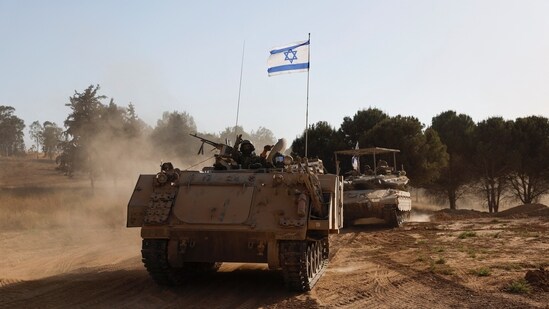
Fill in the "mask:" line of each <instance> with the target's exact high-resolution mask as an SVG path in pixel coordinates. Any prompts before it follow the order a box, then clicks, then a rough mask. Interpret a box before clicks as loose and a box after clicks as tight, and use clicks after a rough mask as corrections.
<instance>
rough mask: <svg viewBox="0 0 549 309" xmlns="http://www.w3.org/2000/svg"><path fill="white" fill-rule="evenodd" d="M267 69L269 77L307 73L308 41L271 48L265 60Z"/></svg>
mask: <svg viewBox="0 0 549 309" xmlns="http://www.w3.org/2000/svg"><path fill="white" fill-rule="evenodd" d="M298 55H299V57H298ZM267 68H268V69H267V73H269V76H274V75H279V74H283V73H295V72H307V71H308V70H309V40H307V41H301V42H295V43H291V44H288V45H285V46H281V47H276V48H273V49H272V50H271V51H270V56H269V59H268V60H267Z"/></svg>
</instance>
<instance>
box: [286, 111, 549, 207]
mask: <svg viewBox="0 0 549 309" xmlns="http://www.w3.org/2000/svg"><path fill="white" fill-rule="evenodd" d="M304 140H305V135H304V134H302V136H300V137H299V138H297V139H296V140H294V142H293V144H292V150H293V152H294V154H295V155H303V153H304ZM308 141H309V144H308V151H309V153H311V154H317V155H318V157H319V158H321V159H322V160H323V161H324V162H325V163H326V164H325V165H326V166H327V168H328V170H329V171H332V172H333V171H335V164H336V162H334V156H333V152H334V151H336V150H340V149H352V148H354V147H355V145H356V143H357V142H358V144H359V145H360V147H361V148H362V147H374V146H376V147H386V148H396V149H400V150H401V153H400V154H399V156H398V161H399V162H400V163H401V164H402V165H403V166H404V167H405V169H406V171H407V174H408V175H409V176H410V179H411V184H412V186H414V187H421V188H425V189H426V190H427V192H428V193H430V194H431V195H432V196H435V197H440V198H442V199H444V200H446V201H447V202H448V203H449V205H450V208H451V209H456V208H457V202H458V200H459V199H460V198H462V197H463V195H464V194H465V193H476V194H478V195H480V196H481V197H482V198H483V199H484V200H485V202H486V205H487V206H488V210H489V211H490V212H498V211H499V206H500V203H501V201H502V200H503V199H504V198H508V197H511V198H514V199H516V200H520V201H521V202H522V203H524V204H529V203H535V202H538V201H539V200H540V198H541V197H542V196H543V195H544V194H546V193H547V192H548V191H549V160H547V158H548V157H549V120H548V119H547V118H546V117H542V116H528V117H521V118H517V119H515V120H505V119H503V118H501V117H490V118H488V119H486V120H483V121H480V122H478V123H475V122H474V121H473V120H472V118H471V117H470V116H468V115H465V114H458V113H456V112H455V111H452V110H450V111H445V112H442V113H440V114H438V115H436V116H435V117H433V118H432V121H431V124H430V126H428V127H427V128H425V127H424V125H422V124H421V123H420V122H419V120H418V119H417V118H415V117H409V116H401V115H397V116H393V117H391V116H389V115H387V114H385V113H384V112H382V111H381V110H379V109H376V108H369V109H365V110H360V111H358V112H357V113H356V114H355V115H354V116H353V117H345V118H344V119H343V122H342V124H341V126H340V127H339V128H337V129H336V128H333V127H331V126H330V125H329V124H328V123H327V122H324V121H320V122H318V123H316V124H313V125H311V126H310V128H309V131H308ZM341 164H342V165H345V164H346V166H344V167H343V169H344V170H345V168H346V169H347V170H349V169H351V163H350V160H349V161H348V162H344V161H343V162H341Z"/></svg>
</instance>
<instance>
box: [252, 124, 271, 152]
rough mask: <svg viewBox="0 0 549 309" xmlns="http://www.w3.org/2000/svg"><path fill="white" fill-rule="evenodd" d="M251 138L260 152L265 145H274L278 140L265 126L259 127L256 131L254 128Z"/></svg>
mask: <svg viewBox="0 0 549 309" xmlns="http://www.w3.org/2000/svg"><path fill="white" fill-rule="evenodd" d="M250 140H251V141H252V142H253V143H254V145H256V148H257V151H259V152H260V151H262V150H263V146H265V145H273V144H274V143H275V142H276V138H275V136H274V134H273V132H272V131H271V130H269V129H267V128H265V127H259V128H258V129H257V130H256V131H253V130H252V132H251V133H250Z"/></svg>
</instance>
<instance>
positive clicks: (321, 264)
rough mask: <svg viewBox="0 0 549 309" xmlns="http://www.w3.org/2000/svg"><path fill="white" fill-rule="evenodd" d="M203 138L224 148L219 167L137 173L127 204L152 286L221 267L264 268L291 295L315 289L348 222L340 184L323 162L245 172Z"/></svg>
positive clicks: (229, 151)
mask: <svg viewBox="0 0 549 309" xmlns="http://www.w3.org/2000/svg"><path fill="white" fill-rule="evenodd" d="M201 140H202V142H203V143H208V144H210V145H213V146H215V147H216V148H218V149H219V150H220V153H219V154H218V155H216V162H215V168H206V169H205V170H203V171H180V170H179V169H174V168H173V167H172V168H165V169H161V171H160V172H159V173H157V174H156V175H140V176H139V179H138V181H137V184H136V186H135V189H134V192H133V195H132V197H131V199H130V202H129V204H128V221H127V226H128V227H141V236H142V238H143V248H142V257H143V262H144V264H145V267H146V268H147V270H148V272H149V273H150V275H151V277H152V278H153V280H155V281H156V282H157V283H159V284H164V285H176V284H179V283H182V282H183V281H185V280H186V279H188V278H191V276H192V275H196V274H202V273H205V272H209V271H215V270H216V269H217V268H219V265H220V264H221V262H243V263H248V262H249V263H267V264H268V266H269V268H270V269H278V270H281V271H282V272H283V274H284V280H285V282H286V285H287V286H288V287H289V288H290V289H291V290H296V291H306V290H310V289H311V288H312V287H313V285H314V284H315V283H316V281H317V280H318V278H319V277H320V276H321V275H322V273H323V271H324V269H325V267H326V264H327V262H328V251H329V242H328V235H329V233H337V232H338V231H339V229H340V228H341V227H342V224H343V217H342V216H343V213H342V212H343V201H342V198H343V184H342V179H341V178H340V177H338V176H336V175H327V174H323V170H324V168H323V166H322V162H321V161H319V160H317V161H311V162H309V161H307V160H300V161H298V162H292V160H291V158H290V157H285V158H284V159H285V160H284V161H285V162H284V165H283V167H261V168H256V169H241V168H238V167H239V165H238V164H236V162H235V161H234V159H233V156H232V153H233V150H234V149H233V148H232V147H230V146H228V145H223V144H218V143H214V142H211V141H207V140H204V139H201ZM273 149H274V150H277V152H278V151H279V150H280V147H276V145H275V147H273ZM267 159H269V160H272V159H273V156H268V157H267ZM272 166H274V165H272Z"/></svg>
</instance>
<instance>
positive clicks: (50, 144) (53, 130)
mask: <svg viewBox="0 0 549 309" xmlns="http://www.w3.org/2000/svg"><path fill="white" fill-rule="evenodd" d="M62 133H63V129H62V128H60V127H58V126H57V124H56V123H55V122H50V121H45V122H44V124H43V131H42V135H41V144H42V151H43V152H44V156H45V157H48V158H49V159H50V160H51V159H53V158H54V157H55V156H56V155H57V152H58V150H59V143H60V142H61V134H62Z"/></svg>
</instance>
